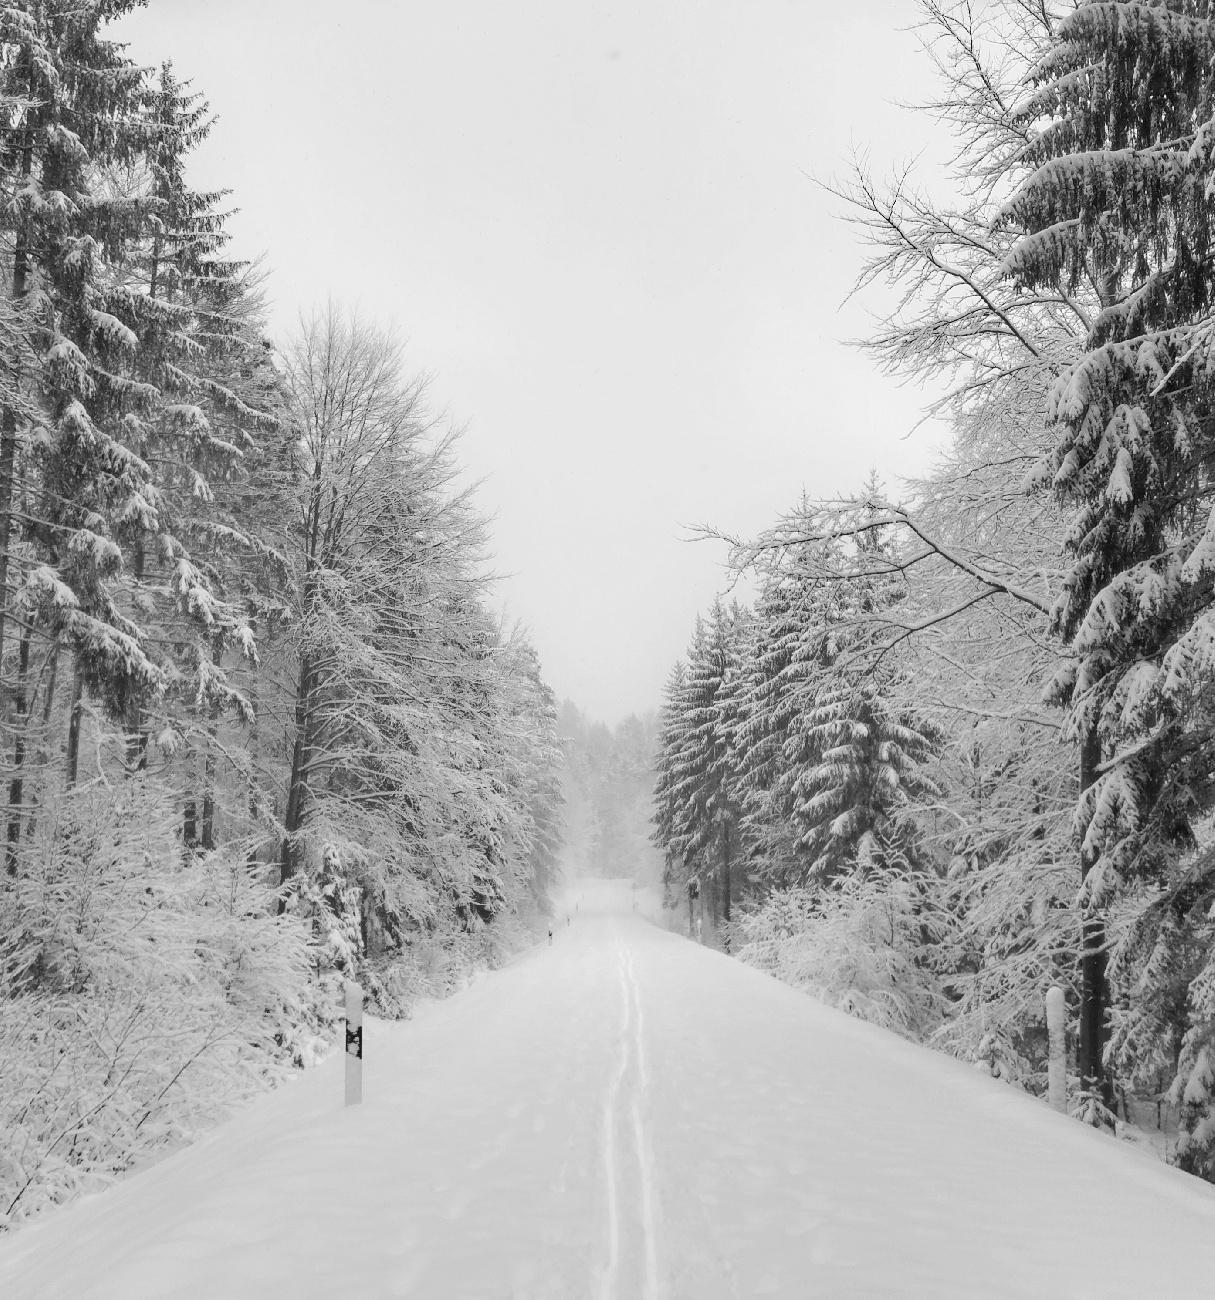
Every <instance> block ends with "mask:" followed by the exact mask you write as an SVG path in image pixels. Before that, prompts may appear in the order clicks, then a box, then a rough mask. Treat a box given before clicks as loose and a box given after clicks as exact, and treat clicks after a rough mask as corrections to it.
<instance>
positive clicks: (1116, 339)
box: [1004, 0, 1215, 1107]
mask: <svg viewBox="0 0 1215 1300" xmlns="http://www.w3.org/2000/svg"><path fill="white" fill-rule="evenodd" d="M1211 41H1212V34H1211V18H1210V14H1209V12H1208V6H1207V4H1206V3H1205V0H1199V2H1197V3H1195V2H1193V0H1181V2H1176V0H1174V2H1172V3H1167V4H1166V3H1117V2H1110V0H1100V2H1092V3H1086V4H1082V5H1080V6H1079V7H1078V8H1077V9H1075V10H1074V11H1073V12H1070V13H1068V14H1067V15H1066V16H1065V17H1064V18H1063V19H1062V20H1061V21H1060V22H1059V24H1058V25H1057V27H1056V29H1055V33H1054V43H1053V47H1052V48H1051V50H1050V51H1049V52H1048V53H1047V55H1046V56H1045V58H1044V59H1043V60H1042V61H1041V62H1040V63H1039V65H1038V67H1037V68H1036V70H1035V73H1034V81H1035V83H1036V88H1035V89H1034V91H1033V93H1032V94H1031V95H1030V97H1029V99H1028V101H1027V102H1026V103H1025V104H1024V105H1023V106H1022V109H1021V118H1022V120H1023V121H1025V122H1027V123H1029V122H1035V123H1036V122H1045V125H1043V126H1041V127H1040V128H1039V129H1036V130H1035V132H1034V133H1033V135H1032V139H1031V142H1030V145H1029V147H1028V148H1027V150H1026V152H1025V158H1024V161H1025V164H1026V165H1027V166H1028V167H1029V169H1030V172H1029V174H1028V175H1027V176H1026V178H1025V180H1024V181H1023V183H1022V184H1021V185H1020V187H1019V188H1018V189H1017V191H1016V193H1015V194H1014V195H1013V196H1012V197H1011V198H1010V200H1009V201H1008V202H1007V204H1006V205H1005V209H1004V219H1005V221H1006V222H1007V223H1008V224H1009V225H1010V226H1011V227H1013V228H1014V229H1015V230H1016V231H1017V232H1018V233H1019V234H1020V238H1019V239H1018V242H1017V243H1016V245H1015V247H1014V248H1013V249H1012V251H1011V253H1010V254H1009V255H1008V257H1007V259H1006V262H1005V269H1006V270H1007V272H1008V273H1009V274H1010V275H1011V276H1013V277H1015V278H1016V280H1017V281H1018V282H1019V283H1022V284H1024V285H1027V286H1029V287H1031V288H1057V289H1058V290H1059V291H1061V292H1064V293H1076V294H1082V295H1085V296H1087V297H1088V298H1089V299H1090V300H1091V302H1092V304H1093V312H1092V316H1091V321H1090V325H1089V329H1088V335H1087V339H1086V340H1085V344H1084V351H1083V355H1082V356H1081V358H1080V359H1079V360H1078V361H1077V362H1076V363H1075V364H1073V365H1071V366H1069V367H1068V368H1067V369H1066V370H1065V371H1064V372H1063V374H1062V375H1061V377H1060V379H1059V380H1058V382H1057V383H1056V385H1055V388H1054V391H1053V393H1052V395H1051V399H1050V408H1049V416H1050V419H1051V421H1052V424H1053V426H1054V429H1055V432H1056V435H1057V437H1056V440H1055V445H1054V447H1053V448H1052V449H1051V452H1050V454H1049V455H1048V456H1047V457H1046V458H1045V459H1044V461H1043V463H1042V465H1041V467H1040V469H1039V471H1038V474H1037V482H1039V483H1040V484H1042V485H1044V486H1047V485H1048V486H1050V487H1051V488H1052V489H1053V491H1054V493H1055V494H1056V496H1057V497H1058V499H1059V500H1060V501H1061V502H1062V503H1063V504H1064V505H1065V506H1067V507H1069V508H1070V509H1071V510H1072V511H1073V524H1072V530H1071V532H1070V534H1069V536H1068V539H1067V553H1068V558H1069V568H1068V572H1067V576H1066V580H1065V584H1064V589H1063V593H1062V595H1061V597H1060V599H1059V602H1058V604H1057V607H1056V611H1055V621H1056V625H1057V627H1058V630H1059V632H1060V633H1061V634H1062V636H1063V637H1064V638H1065V639H1066V640H1067V641H1068V642H1069V643H1070V645H1071V647H1072V649H1073V652H1074V655H1075V658H1074V662H1073V663H1072V664H1071V665H1070V666H1069V667H1068V668H1067V670H1066V671H1065V672H1063V673H1061V674H1060V675H1059V677H1058V679H1057V680H1056V683H1055V687H1054V695H1055V697H1056V698H1057V699H1058V700H1059V701H1061V702H1062V703H1064V704H1066V705H1067V707H1068V725H1069V729H1070V733H1071V735H1072V736H1074V738H1075V740H1076V742H1077V744H1078V746H1079V749H1080V754H1081V760H1080V761H1081V769H1080V785H1081V798H1080V804H1079V808H1078V811H1077V817H1076V826H1077V830H1078V833H1079V834H1080V836H1081V837H1082V842H1083V846H1082V853H1081V868H1082V873H1083V877H1084V886H1083V890H1084V899H1085V902H1086V906H1087V909H1088V910H1087V915H1086V923H1085V940H1084V944H1085V946H1084V955H1083V981H1084V992H1083V1000H1082V1017H1081V1074H1082V1076H1083V1077H1084V1079H1085V1080H1086V1083H1087V1086H1088V1087H1089V1088H1090V1089H1091V1090H1092V1091H1093V1092H1095V1093H1099V1094H1100V1095H1101V1098H1102V1100H1103V1101H1104V1104H1105V1105H1106V1106H1107V1107H1108V1106H1110V1105H1111V1103H1112V1093H1111V1087H1110V1081H1109V1077H1108V1075H1107V1073H1106V1070H1105V1068H1104V1062H1103V1045H1104V1042H1105V1038H1106V1034H1107V1030H1108V1026H1107V1012H1108V1006H1109V995H1108V989H1107V973H1106V957H1105V922H1104V917H1105V913H1106V911H1107V909H1108V907H1109V906H1110V904H1111V903H1112V902H1113V901H1114V900H1116V899H1117V898H1118V896H1119V894H1120V891H1121V890H1122V889H1123V887H1124V885H1125V884H1126V883H1127V882H1130V881H1141V882H1149V883H1151V884H1157V883H1160V882H1163V881H1166V880H1168V879H1170V877H1171V876H1172V874H1173V872H1174V869H1175V864H1176V863H1177V862H1178V860H1179V859H1180V858H1182V857H1183V856H1184V855H1185V854H1186V853H1187V852H1188V851H1189V850H1190V849H1191V848H1192V846H1193V843H1194V840H1193V831H1192V827H1193V824H1194V821H1195V819H1196V818H1197V817H1200V816H1201V815H1202V814H1203V813H1204V812H1205V811H1206V810H1207V809H1209V808H1210V807H1211V806H1212V800H1213V798H1215V785H1213V784H1212V780H1211V777H1210V772H1211V771H1212V764H1213V762H1215V750H1213V749H1212V744H1211V739H1212V737H1211V726H1210V720H1211V716H1212V714H1211V709H1212V704H1213V703H1215V699H1212V698H1211V695H1210V688H1209V685H1208V684H1207V682H1208V676H1209V666H1210V663H1211V660H1210V658H1209V655H1210V651H1209V646H1210V645H1211V627H1212V626H1213V624H1212V623H1211V622H1210V620H1211V619H1212V618H1213V617H1215V614H1213V613H1212V611H1211V604H1212V601H1211V595H1212V583H1211V571H1212V569H1213V568H1215V546H1213V545H1212V542H1210V541H1208V537H1215V531H1213V530H1212V529H1211V526H1210V524H1209V522H1208V517H1209V515H1210V513H1211V508H1212V500H1213V494H1212V490H1211V475H1210V471H1209V460H1210V455H1211V447H1210V428H1211V424H1210V417H1209V403H1210V392H1209V379H1208V370H1209V360H1208V358H1209V355H1210V333H1209V313H1210V306H1211V299H1212V275H1213V272H1212V264H1211V257H1210V249H1211V223H1210V218H1211V202H1212V200H1211V197H1210V196H1211V178H1212V172H1213V168H1212V162H1213V151H1215V128H1213V124H1212V89H1213V86H1215V80H1213V73H1212V63H1211V57H1210V54H1211ZM1209 889H1210V886H1202V887H1201V890H1200V892H1202V891H1203V890H1209ZM1170 894H1171V897H1170V898H1169V900H1168V901H1167V902H1166V903H1165V904H1164V906H1165V907H1167V908H1172V909H1173V910H1174V912H1175V913H1177V914H1182V913H1185V912H1188V911H1189V910H1190V909H1191V908H1192V907H1193V904H1194V889H1193V888H1192V887H1187V888H1184V889H1174V890H1171V891H1170Z"/></svg>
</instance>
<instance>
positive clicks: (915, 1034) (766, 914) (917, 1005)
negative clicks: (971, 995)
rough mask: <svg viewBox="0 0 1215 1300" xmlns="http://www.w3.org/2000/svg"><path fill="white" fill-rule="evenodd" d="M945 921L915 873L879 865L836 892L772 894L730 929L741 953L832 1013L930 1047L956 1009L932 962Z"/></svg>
mask: <svg viewBox="0 0 1215 1300" xmlns="http://www.w3.org/2000/svg"><path fill="white" fill-rule="evenodd" d="M941 924H942V918H941V917H939V916H938V915H936V913H935V912H934V910H933V909H932V908H931V906H930V905H929V902H928V900H927V897H926V895H925V891H924V890H923V888H922V887H921V885H920V883H919V882H918V880H917V877H916V876H914V875H911V874H908V873H907V872H904V871H898V870H894V869H891V868H886V867H880V866H873V867H871V868H870V869H869V870H867V871H866V872H865V873H864V874H863V875H862V874H857V875H851V876H848V877H846V878H845V879H844V880H843V881H842V882H841V884H840V885H839V887H838V888H836V889H821V888H817V889H816V888H809V887H804V886H802V887H794V888H790V889H780V890H776V891H774V892H773V893H771V894H770V895H769V896H768V897H767V898H766V899H765V900H764V901H763V903H762V904H761V905H760V906H759V907H758V908H756V909H755V910H754V911H751V912H748V913H744V914H743V915H742V916H741V917H740V919H739V920H738V921H737V922H736V923H735V925H734V927H732V928H733V930H734V935H733V946H734V948H735V951H736V952H737V954H738V956H739V958H740V959H741V960H742V961H744V962H746V963H747V964H748V965H751V966H756V967H758V968H759V969H760V970H764V971H767V972H768V973H769V974H770V975H774V976H775V977H776V978H777V979H779V980H783V981H784V982H785V983H786V984H792V985H794V986H795V987H797V988H802V989H805V990H806V992H808V993H810V994H812V995H813V996H815V997H817V998H818V999H819V1000H820V1001H822V1002H825V1003H826V1004H827V1005H828V1006H832V1007H838V1008H839V1009H840V1010H841V1011H846V1012H848V1013H849V1014H850V1015H853V1016H856V1017H857V1018H858V1019H861V1020H867V1021H869V1022H870V1023H871V1024H875V1025H881V1026H883V1027H884V1028H886V1029H893V1030H895V1031H896V1032H897V1033H900V1034H903V1035H905V1036H906V1037H909V1038H914V1039H917V1040H921V1041H922V1040H924V1039H926V1038H927V1037H928V1036H929V1035H931V1034H932V1033H933V1031H934V1030H935V1029H936V1028H937V1027H938V1026H939V1025H940V1024H941V1023H942V1021H943V1020H944V1018H945V1013H946V1008H947V1005H948V1004H947V999H946V996H945V993H944V991H943V989H942V987H941V984H940V981H939V979H938V977H937V974H936V973H935V972H934V970H933V969H932V966H931V964H930V962H929V961H928V960H927V958H928V957H929V956H930V954H931V951H932V945H933V944H934V943H935V942H938V941H939V939H940V937H941V936H940V934H939V929H940V926H941Z"/></svg>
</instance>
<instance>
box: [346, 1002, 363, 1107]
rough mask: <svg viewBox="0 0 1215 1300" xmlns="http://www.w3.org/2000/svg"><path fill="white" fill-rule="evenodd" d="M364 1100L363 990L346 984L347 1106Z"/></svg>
mask: <svg viewBox="0 0 1215 1300" xmlns="http://www.w3.org/2000/svg"><path fill="white" fill-rule="evenodd" d="M362 1100H363V989H362V986H361V985H358V984H356V983H355V982H354V981H353V980H348V981H347V983H346V1105H347V1106H357V1105H358V1103H359V1102H361V1101H362Z"/></svg>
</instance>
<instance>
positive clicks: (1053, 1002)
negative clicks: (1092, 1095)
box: [1046, 984, 1067, 1114]
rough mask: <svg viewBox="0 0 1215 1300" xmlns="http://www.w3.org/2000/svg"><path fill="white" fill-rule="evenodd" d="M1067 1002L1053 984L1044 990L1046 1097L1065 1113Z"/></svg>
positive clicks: (1057, 987) (1056, 985)
mask: <svg viewBox="0 0 1215 1300" xmlns="http://www.w3.org/2000/svg"><path fill="white" fill-rule="evenodd" d="M1066 1028H1067V1004H1066V1003H1065V1002H1064V1000H1063V990H1062V989H1061V988H1060V987H1059V986H1058V984H1053V985H1052V986H1051V987H1050V988H1049V989H1047V990H1046V1034H1047V1041H1048V1043H1049V1046H1048V1049H1047V1051H1048V1057H1047V1065H1046V1079H1047V1083H1046V1099H1047V1101H1048V1102H1050V1104H1051V1105H1052V1106H1053V1107H1054V1108H1055V1110H1057V1111H1060V1112H1062V1113H1063V1114H1066V1113H1067V1038H1066Z"/></svg>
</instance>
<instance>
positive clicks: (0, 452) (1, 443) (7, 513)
mask: <svg viewBox="0 0 1215 1300" xmlns="http://www.w3.org/2000/svg"><path fill="white" fill-rule="evenodd" d="M25 74H26V85H27V87H29V86H30V84H31V82H32V74H31V72H30V69H29V66H28V64H27V66H26V69H25ZM31 98H32V95H31ZM34 129H35V125H34V119H33V116H32V115H31V117H30V119H29V121H28V123H27V125H26V129H25V145H24V148H23V149H22V150H21V176H22V179H23V180H24V181H25V182H28V181H29V178H30V173H31V171H32V169H33V161H34ZM28 287H29V231H28V229H27V228H26V226H25V224H24V223H22V224H21V225H19V226H18V227H17V238H16V242H15V246H14V248H13V301H14V302H17V301H19V300H20V299H22V298H24V297H25V292H26V289H27V288H28ZM16 460H17V412H16V411H14V410H13V408H12V407H11V406H6V407H5V408H4V411H3V414H2V415H0V682H2V681H3V671H4V634H5V620H6V615H7V613H8V556H9V543H10V542H11V540H12V523H13V477H14V466H15V464H16Z"/></svg>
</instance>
